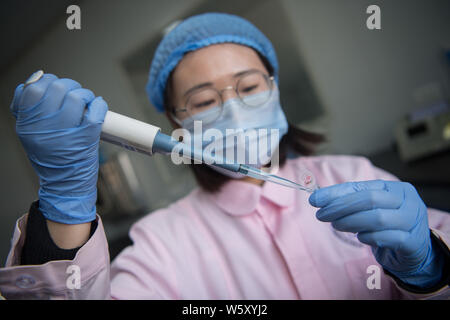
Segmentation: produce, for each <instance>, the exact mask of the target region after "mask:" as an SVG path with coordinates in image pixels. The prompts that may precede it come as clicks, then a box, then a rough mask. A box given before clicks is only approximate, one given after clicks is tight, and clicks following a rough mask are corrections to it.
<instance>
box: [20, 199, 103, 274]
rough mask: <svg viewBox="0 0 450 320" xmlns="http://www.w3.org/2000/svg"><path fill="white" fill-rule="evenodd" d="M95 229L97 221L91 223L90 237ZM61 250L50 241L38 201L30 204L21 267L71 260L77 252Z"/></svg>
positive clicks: (75, 250) (76, 250) (75, 249)
mask: <svg viewBox="0 0 450 320" xmlns="http://www.w3.org/2000/svg"><path fill="white" fill-rule="evenodd" d="M96 229H97V221H96V220H94V221H92V223H91V232H90V235H89V237H91V236H92V235H93V234H94V232H95V230H96ZM80 248H81V247H78V248H74V249H61V248H59V247H58V246H57V245H56V244H55V243H54V242H53V240H52V238H51V236H50V233H49V231H48V228H47V222H46V219H45V217H44V215H43V214H42V212H41V211H40V210H39V201H35V202H33V203H32V204H31V207H30V211H29V212H28V220H27V226H26V233H25V243H24V246H23V249H22V255H21V265H37V264H44V263H46V262H49V261H54V260H73V259H74V258H75V255H76V254H77V252H78V250H79V249H80Z"/></svg>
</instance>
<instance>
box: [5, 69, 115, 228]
mask: <svg viewBox="0 0 450 320" xmlns="http://www.w3.org/2000/svg"><path fill="white" fill-rule="evenodd" d="M23 87H24V86H23V84H20V85H19V86H18V87H17V88H16V90H15V93H14V98H13V101H12V103H11V106H10V108H11V112H12V113H13V115H14V117H15V118H16V132H17V135H18V136H19V138H20V140H21V142H22V145H23V147H24V149H25V151H26V153H27V155H28V158H29V159H30V161H31V164H32V166H33V168H34V170H35V171H36V173H37V174H38V176H39V180H40V188H39V209H40V210H41V212H42V213H43V215H44V216H45V217H46V218H47V219H49V220H52V221H56V222H60V223H65V224H79V223H84V222H89V221H92V220H94V219H95V213H96V207H95V203H96V199H97V174H98V146H99V140H100V133H101V127H102V123H103V120H104V118H105V115H106V111H107V110H108V106H107V104H106V102H105V101H104V100H103V99H102V98H101V97H95V95H94V94H93V93H92V91H90V90H88V89H83V88H81V85H80V84H79V83H78V82H76V81H74V80H70V79H58V78H57V77H56V76H55V75H52V74H45V75H44V76H43V77H42V78H41V79H40V80H38V81H37V82H35V83H32V84H30V85H28V86H27V87H26V88H25V89H24V88H23Z"/></svg>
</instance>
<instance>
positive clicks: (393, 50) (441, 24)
mask: <svg viewBox="0 0 450 320" xmlns="http://www.w3.org/2000/svg"><path fill="white" fill-rule="evenodd" d="M370 4H377V5H379V6H380V8H381V27H382V29H381V30H374V31H370V30H368V29H367V28H366V19H367V17H368V16H369V15H368V14H366V8H367V7H368V6H369V5H370ZM283 5H284V6H285V8H286V11H287V13H288V14H289V15H290V17H291V22H292V24H293V25H294V27H295V29H296V31H297V35H298V37H297V39H295V40H294V41H296V42H297V43H298V48H299V51H300V53H301V55H302V56H303V57H304V60H305V65H306V67H307V69H309V72H310V75H311V77H312V80H313V83H314V84H315V87H316V89H317V90H318V93H319V97H320V99H321V102H322V103H323V104H324V107H325V109H326V110H327V112H328V114H327V115H326V117H325V119H324V121H322V122H321V123H322V124H324V125H325V128H324V129H325V130H326V131H327V133H328V135H329V138H330V140H331V143H330V152H336V153H362V154H370V153H373V152H375V151H377V150H380V149H382V148H385V147H386V146H388V145H389V144H390V143H391V142H392V140H393V126H394V124H395V123H396V121H397V120H398V119H399V118H400V117H401V116H403V115H404V114H405V113H406V112H407V111H409V110H411V109H413V108H415V105H414V101H413V98H412V93H413V91H414V90H415V89H417V88H418V87H420V86H422V85H424V84H427V83H430V82H440V81H442V78H443V76H444V75H443V66H442V65H440V64H439V59H438V54H439V49H440V47H439V44H441V43H442V44H447V46H448V45H450V19H449V12H450V1H448V0H433V1H426V0H421V1H415V0H396V1H372V0H369V1H368V0H358V1H353V0H340V1H334V0H320V1H314V0H306V1H298V0H283Z"/></svg>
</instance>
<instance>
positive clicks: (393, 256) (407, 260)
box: [309, 180, 440, 286]
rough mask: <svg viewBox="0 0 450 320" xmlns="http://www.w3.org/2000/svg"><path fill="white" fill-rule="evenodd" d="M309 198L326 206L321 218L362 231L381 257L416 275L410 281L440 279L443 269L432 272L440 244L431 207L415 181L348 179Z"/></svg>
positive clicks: (405, 275)
mask: <svg viewBox="0 0 450 320" xmlns="http://www.w3.org/2000/svg"><path fill="white" fill-rule="evenodd" d="M309 202H310V204H311V205H313V206H314V207H320V208H321V209H319V210H318V211H317V213H316V217H317V219H319V220H320V221H324V222H331V224H332V225H333V227H334V228H335V229H337V230H339V231H345V232H353V233H357V237H358V240H359V241H360V242H362V243H365V244H368V245H370V246H371V247H372V251H373V253H374V255H375V258H376V260H377V261H378V263H380V264H381V265H382V266H383V267H384V268H385V269H386V270H387V271H389V272H391V273H392V274H394V275H395V276H397V277H398V278H400V279H402V280H410V279H411V278H412V279H414V280H413V281H412V282H413V283H411V281H405V282H408V283H411V284H414V285H419V286H423V285H429V284H430V283H431V282H433V281H434V282H436V277H437V275H436V274H432V275H429V273H430V272H429V270H430V269H429V267H430V266H431V265H430V264H433V263H435V262H436V260H437V259H435V253H436V252H435V250H437V249H436V248H435V249H434V250H433V247H432V241H431V237H430V230H429V227H428V215H427V207H426V206H425V204H424V203H423V201H422V199H421V198H420V196H419V195H418V193H417V191H416V189H415V188H414V187H413V186H412V185H411V184H409V183H405V182H396V181H383V180H373V181H362V182H347V183H342V184H337V185H333V186H330V187H324V188H322V189H319V190H317V191H315V192H314V193H313V194H312V195H311V196H310V198H309ZM432 270H437V269H436V267H435V266H434V267H433V268H432ZM430 276H431V278H430ZM439 277H440V275H439Z"/></svg>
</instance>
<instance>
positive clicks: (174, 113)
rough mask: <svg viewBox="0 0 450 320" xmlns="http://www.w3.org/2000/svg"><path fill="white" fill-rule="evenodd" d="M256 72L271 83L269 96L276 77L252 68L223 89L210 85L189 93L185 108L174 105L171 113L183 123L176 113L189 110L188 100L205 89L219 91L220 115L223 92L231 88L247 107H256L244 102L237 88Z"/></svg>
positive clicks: (176, 120) (178, 121)
mask: <svg viewBox="0 0 450 320" xmlns="http://www.w3.org/2000/svg"><path fill="white" fill-rule="evenodd" d="M254 73H259V74H261V75H262V76H263V77H264V78H265V80H266V81H267V83H268V85H269V89H270V95H269V97H270V96H271V95H272V92H273V85H274V80H275V77H274V76H271V75H268V74H266V73H264V72H263V71H260V70H250V71H249V72H246V73H244V74H242V75H240V77H239V79H238V80H237V81H236V84H235V85H234V86H226V87H225V88H223V89H221V90H219V89H217V88H215V87H210V88H206V89H202V90H199V91H195V92H192V93H191V94H189V96H188V97H187V99H186V103H185V106H184V108H178V109H177V108H176V107H175V106H173V107H172V108H171V110H170V112H171V114H172V115H173V120H174V121H175V122H176V123H177V124H179V125H181V120H180V119H178V118H177V116H176V113H177V112H188V108H187V104H188V102H189V99H190V98H191V97H192V96H193V95H194V94H197V93H198V92H202V91H203V90H214V91H216V92H217V95H218V97H219V99H220V105H219V106H220V115H221V114H222V112H223V104H224V101H223V98H222V94H223V92H224V91H226V90H231V89H233V90H234V92H235V93H236V96H237V97H238V98H239V100H240V101H241V102H242V104H243V105H245V106H247V107H255V106H250V105H247V104H246V103H245V102H244V100H243V99H242V97H241V96H240V95H239V92H238V90H237V88H238V87H239V82H240V81H241V80H242V79H243V78H244V77H245V76H247V75H249V74H254ZM220 115H219V116H218V117H217V118H219V117H220ZM189 117H192V116H191V115H189ZM216 120H217V119H216Z"/></svg>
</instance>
